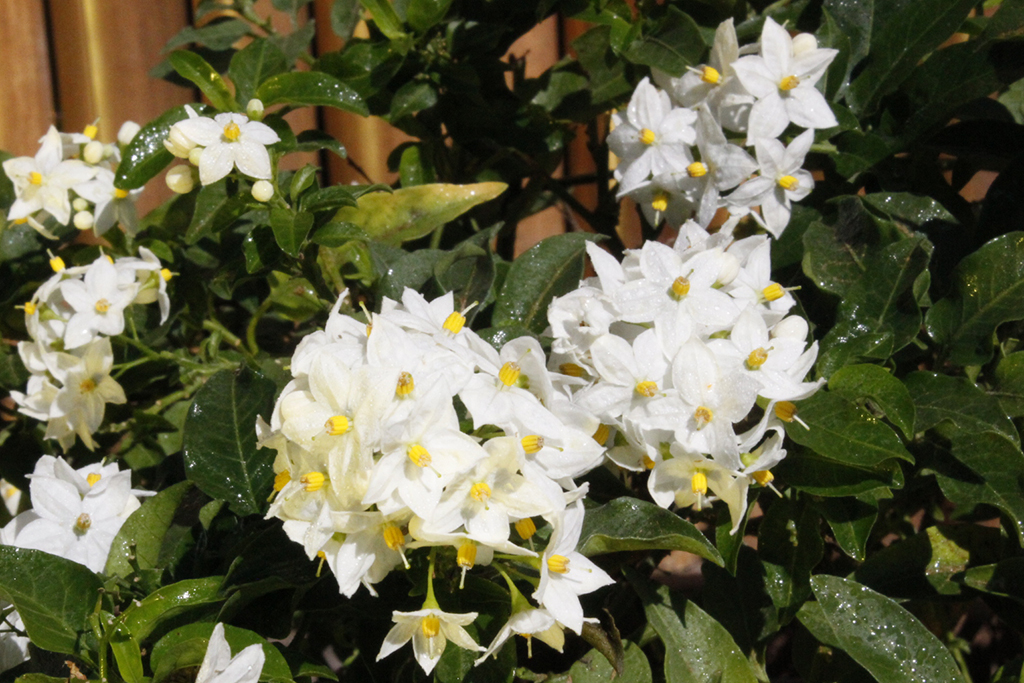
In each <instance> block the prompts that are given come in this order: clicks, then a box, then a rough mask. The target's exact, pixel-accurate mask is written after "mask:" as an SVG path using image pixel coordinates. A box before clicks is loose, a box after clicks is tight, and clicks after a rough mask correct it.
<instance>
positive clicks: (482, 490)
mask: <svg viewBox="0 0 1024 683" xmlns="http://www.w3.org/2000/svg"><path fill="white" fill-rule="evenodd" d="M469 497H470V498H472V499H473V500H475V501H476V502H478V503H484V504H486V503H487V501H489V500H490V499H491V487H490V486H488V485H487V482H485V481H478V482H477V483H475V484H473V487H472V488H471V489H469Z"/></svg>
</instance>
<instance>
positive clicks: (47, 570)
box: [0, 546, 102, 654]
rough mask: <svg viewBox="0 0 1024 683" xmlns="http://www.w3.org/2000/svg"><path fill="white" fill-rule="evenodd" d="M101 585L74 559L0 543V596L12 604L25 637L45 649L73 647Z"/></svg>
mask: <svg viewBox="0 0 1024 683" xmlns="http://www.w3.org/2000/svg"><path fill="white" fill-rule="evenodd" d="M101 587H102V584H101V582H100V580H99V577H97V576H96V575H95V574H93V573H92V572H91V571H89V569H88V568H87V567H85V566H83V565H81V564H78V563H77V562H72V561H71V560H66V559H64V558H63V557H57V556H56V555H51V554H49V553H44V552H43V551H41V550H25V549H22V548H13V547H10V546H0V596H2V597H3V598H4V599H6V600H7V601H8V602H11V603H13V604H14V606H15V608H17V610H18V614H20V615H21V619H22V621H23V622H24V624H25V631H26V632H27V633H28V636H29V638H31V639H32V642H33V643H35V644H36V646H38V647H40V648H42V649H44V650H50V651H51V652H61V653H64V654H75V653H76V652H77V645H78V634H79V633H80V632H82V631H84V630H85V629H86V624H87V619H88V617H89V615H90V614H91V613H92V611H93V609H94V608H95V607H96V601H97V599H98V598H99V591H100V588H101Z"/></svg>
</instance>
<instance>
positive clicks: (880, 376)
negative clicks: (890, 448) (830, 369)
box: [828, 365, 916, 439]
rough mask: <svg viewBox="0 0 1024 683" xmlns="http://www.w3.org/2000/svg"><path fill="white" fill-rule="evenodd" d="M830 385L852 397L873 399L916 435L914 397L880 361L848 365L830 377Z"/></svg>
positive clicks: (909, 434) (902, 427) (906, 433)
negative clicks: (876, 363) (880, 364)
mask: <svg viewBox="0 0 1024 683" xmlns="http://www.w3.org/2000/svg"><path fill="white" fill-rule="evenodd" d="M828 388H829V390H830V391H834V392H836V393H837V394H839V395H840V396H843V397H845V398H847V399H850V400H851V401H855V402H859V401H863V400H865V399H870V400H871V401H872V402H873V404H874V406H875V407H877V408H878V409H879V410H881V411H882V412H883V413H884V414H885V416H886V417H887V418H889V421H890V422H892V423H893V424H894V425H896V426H897V427H899V428H900V431H902V432H903V435H904V436H905V437H906V438H908V439H910V438H913V436H914V420H915V418H916V409H915V408H914V401H913V399H912V398H911V397H910V392H909V391H907V388H906V387H905V386H903V383H902V382H900V381H899V380H898V379H896V377H894V376H893V375H892V373H890V372H888V371H887V370H886V369H885V368H883V367H881V366H879V365H848V366H846V367H845V368H841V369H840V370H838V371H836V372H835V373H834V374H833V375H832V376H831V377H830V378H829V380H828Z"/></svg>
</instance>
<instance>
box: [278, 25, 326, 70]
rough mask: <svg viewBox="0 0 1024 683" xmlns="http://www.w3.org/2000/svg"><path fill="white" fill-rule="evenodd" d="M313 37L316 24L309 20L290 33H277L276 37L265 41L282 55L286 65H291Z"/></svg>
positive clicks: (304, 50) (305, 49) (307, 46)
mask: <svg viewBox="0 0 1024 683" xmlns="http://www.w3.org/2000/svg"><path fill="white" fill-rule="evenodd" d="M315 35H316V22H315V21H314V20H313V19H310V20H308V21H307V22H306V23H304V24H303V25H302V26H300V27H299V28H297V29H295V30H294V31H292V32H291V33H285V34H280V33H279V34H278V35H276V36H270V37H268V38H267V40H270V41H272V42H273V43H274V45H276V46H277V48H278V49H279V50H280V51H281V52H283V53H284V56H285V58H286V59H287V60H288V63H289V64H292V63H294V62H295V60H297V59H298V58H299V57H301V56H302V54H303V53H304V52H306V51H307V50H308V48H309V44H310V42H311V41H312V40H313V37H314V36H315Z"/></svg>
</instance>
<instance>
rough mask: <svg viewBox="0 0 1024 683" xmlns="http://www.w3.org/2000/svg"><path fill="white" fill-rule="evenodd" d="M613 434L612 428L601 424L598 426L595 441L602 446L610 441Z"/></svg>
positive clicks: (594, 435) (594, 436)
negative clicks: (609, 438)
mask: <svg viewBox="0 0 1024 683" xmlns="http://www.w3.org/2000/svg"><path fill="white" fill-rule="evenodd" d="M611 434H612V428H611V427H609V426H608V425H606V424H604V423H601V424H599V425H597V430H596V431H595V432H594V434H593V437H592V438H593V439H594V441H596V442H598V443H599V444H601V445H602V446H603V445H604V444H605V442H606V441H608V437H609V436H611Z"/></svg>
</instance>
